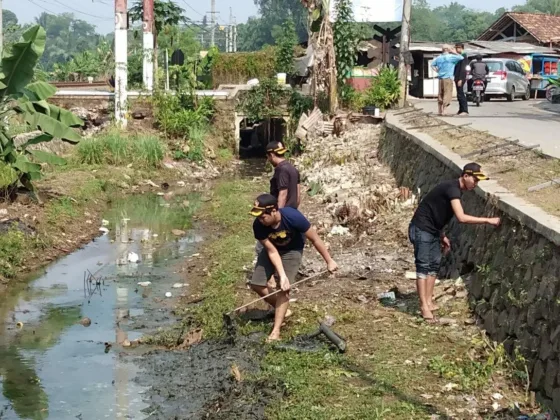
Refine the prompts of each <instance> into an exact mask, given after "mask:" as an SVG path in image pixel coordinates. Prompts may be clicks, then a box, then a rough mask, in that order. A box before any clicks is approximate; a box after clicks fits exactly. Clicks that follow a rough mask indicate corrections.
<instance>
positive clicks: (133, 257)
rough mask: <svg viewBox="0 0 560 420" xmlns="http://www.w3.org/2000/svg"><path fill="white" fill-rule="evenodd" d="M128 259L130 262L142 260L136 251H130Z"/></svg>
mask: <svg viewBox="0 0 560 420" xmlns="http://www.w3.org/2000/svg"><path fill="white" fill-rule="evenodd" d="M127 259H128V262H131V263H137V262H138V261H140V257H139V256H138V254H137V253H136V252H129V253H128V258H127Z"/></svg>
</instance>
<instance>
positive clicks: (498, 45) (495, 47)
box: [410, 41, 557, 56]
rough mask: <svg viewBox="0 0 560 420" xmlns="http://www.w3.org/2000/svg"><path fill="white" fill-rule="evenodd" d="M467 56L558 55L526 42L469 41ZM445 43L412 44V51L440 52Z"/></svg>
mask: <svg viewBox="0 0 560 420" xmlns="http://www.w3.org/2000/svg"><path fill="white" fill-rule="evenodd" d="M464 44H465V52H466V53H467V55H469V56H471V55H475V54H482V55H495V54H503V53H513V54H557V52H556V51H555V50H553V49H550V48H547V47H541V46H538V45H533V44H528V43H526V42H504V41H469V42H465V43H464ZM443 45H444V43H443V42H411V43H410V51H424V52H440V51H441V47H442V46H443Z"/></svg>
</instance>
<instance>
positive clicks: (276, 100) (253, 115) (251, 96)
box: [240, 79, 289, 122]
mask: <svg viewBox="0 0 560 420" xmlns="http://www.w3.org/2000/svg"><path fill="white" fill-rule="evenodd" d="M288 97H289V91H288V90H286V89H285V88H284V87H283V86H281V85H279V84H278V81H277V80H276V79H264V80H261V81H260V83H259V84H258V85H256V86H253V87H252V88H251V90H250V91H249V92H247V94H246V96H245V97H244V98H243V99H242V101H241V103H240V108H241V110H242V111H243V113H244V114H245V115H246V116H247V119H248V120H249V121H254V122H257V121H265V120H269V119H271V118H277V117H280V116H282V105H283V104H285V103H286V102H287V100H288Z"/></svg>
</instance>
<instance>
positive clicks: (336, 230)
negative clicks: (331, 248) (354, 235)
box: [330, 225, 350, 235]
mask: <svg viewBox="0 0 560 420" xmlns="http://www.w3.org/2000/svg"><path fill="white" fill-rule="evenodd" d="M330 234H331V235H349V234H350V229H348V228H347V227H344V226H340V225H336V226H333V227H332V229H331V233H330Z"/></svg>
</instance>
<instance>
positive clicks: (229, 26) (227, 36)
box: [226, 25, 231, 52]
mask: <svg viewBox="0 0 560 420" xmlns="http://www.w3.org/2000/svg"><path fill="white" fill-rule="evenodd" d="M230 29H231V25H228V26H226V52H231V50H230V48H229V43H230V39H231V34H230Z"/></svg>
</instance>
